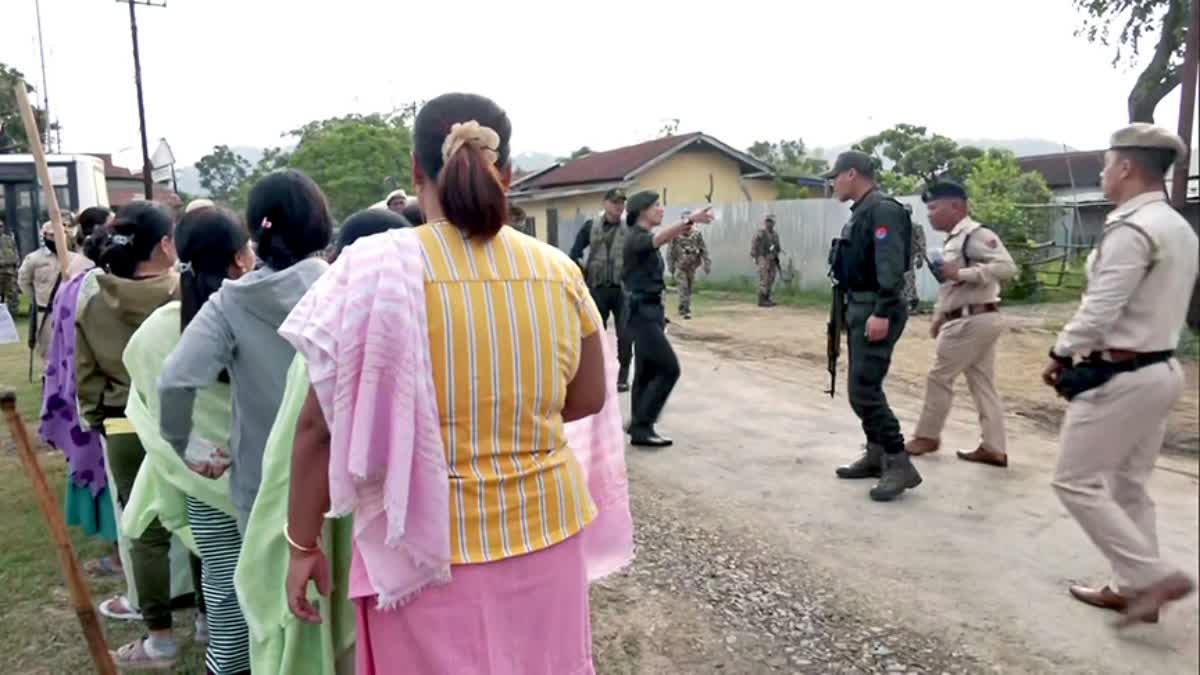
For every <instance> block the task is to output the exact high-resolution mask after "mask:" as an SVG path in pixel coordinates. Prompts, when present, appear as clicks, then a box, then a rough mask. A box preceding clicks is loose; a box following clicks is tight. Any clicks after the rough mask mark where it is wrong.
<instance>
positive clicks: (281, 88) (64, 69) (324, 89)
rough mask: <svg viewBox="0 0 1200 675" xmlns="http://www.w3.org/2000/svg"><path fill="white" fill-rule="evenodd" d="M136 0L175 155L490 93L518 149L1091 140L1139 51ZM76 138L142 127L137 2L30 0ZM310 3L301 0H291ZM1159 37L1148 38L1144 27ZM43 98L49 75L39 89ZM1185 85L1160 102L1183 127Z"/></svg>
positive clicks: (618, 18) (818, 18)
mask: <svg viewBox="0 0 1200 675" xmlns="http://www.w3.org/2000/svg"><path fill="white" fill-rule="evenodd" d="M2 4H3V8H2V9H0V17H2V19H0V62H4V63H7V64H9V65H14V66H16V67H17V68H19V69H20V70H22V71H24V72H25V74H26V76H27V77H29V78H30V80H31V82H32V83H33V84H34V85H35V86H38V87H40V86H41V79H42V78H41V74H40V68H39V65H38V58H37V38H36V34H37V31H36V22H35V18H34V0H2ZM168 5H169V6H168V7H167V8H165V9H154V8H139V9H138V26H139V29H140V34H141V53H142V74H143V81H144V84H145V88H146V114H147V116H148V120H149V134H150V137H151V139H152V141H151V145H152V147H151V150H153V139H156V138H158V137H166V138H167V139H168V140H169V141H170V142H171V145H172V146H173V147H174V149H175V152H176V155H177V156H178V158H179V159H180V160H181V161H182V162H185V163H186V162H191V161H194V160H195V159H197V158H198V157H200V156H201V155H203V154H204V153H205V152H207V151H208V150H209V149H210V148H211V147H212V146H213V145H214V144H222V143H223V144H228V145H253V146H266V145H274V144H278V143H279V142H280V139H279V134H280V133H281V132H283V131H285V130H287V129H291V128H295V127H297V126H299V125H301V124H303V123H305V122H307V121H310V120H313V119H319V118H324V117H329V116H334V115H340V114H345V113H349V112H374V111H384V110H388V109H390V108H391V107H392V106H395V105H400V104H402V103H404V102H406V101H410V100H413V99H421V98H430V97H433V96H436V95H437V94H440V93H444V92H446V91H452V90H466V91H474V92H478V93H482V94H486V95H488V96H490V97H492V98H494V99H495V100H496V101H497V102H499V103H500V105H502V106H504V107H505V108H506V109H507V110H508V112H509V115H510V116H511V118H512V120H513V124H514V137H513V143H514V146H515V151H517V152H523V151H538V152H549V153H563V154H565V153H567V152H570V151H571V150H573V149H575V148H577V147H579V146H581V145H588V146H590V147H591V148H593V149H595V150H600V149H606V148H611V147H615V146H619V145H624V144H627V143H633V142H637V141H639V140H645V139H646V138H648V137H652V136H654V135H655V133H656V131H657V129H658V128H659V127H660V126H661V125H662V123H663V120H665V119H668V118H680V119H681V120H682V122H681V127H680V130H681V131H694V130H700V131H704V132H706V133H709V134H711V135H714V136H716V137H717V138H720V139H721V140H724V141H725V142H727V143H730V144H732V145H734V146H737V147H740V148H744V147H746V146H747V145H749V144H750V143H752V142H753V141H755V140H758V139H771V140H777V139H780V138H794V137H797V136H799V137H802V138H803V139H804V140H805V142H806V143H807V144H808V145H809V146H810V147H819V146H833V145H838V144H843V143H848V142H852V141H855V140H857V139H858V138H861V137H862V136H865V135H867V134H871V133H874V132H876V131H879V130H881V129H883V128H886V127H888V126H891V125H893V124H895V123H897V122H912V123H918V124H924V125H926V126H927V127H929V128H930V129H931V130H933V131H936V132H939V133H942V134H946V135H948V136H952V137H956V138H964V137H965V138H984V137H986V138H1017V137H1038V138H1045V139H1049V140H1053V141H1061V142H1063V143H1066V144H1068V145H1071V146H1073V147H1078V148H1097V147H1103V145H1104V143H1105V142H1106V140H1107V138H1108V135H1109V133H1111V132H1112V131H1113V130H1114V129H1115V128H1117V127H1118V126H1120V125H1122V124H1123V123H1124V122H1125V119H1126V112H1125V111H1126V106H1125V99H1126V96H1127V95H1128V91H1129V88H1130V85H1131V83H1132V82H1133V81H1134V79H1135V78H1136V72H1135V71H1132V70H1128V69H1115V70H1114V69H1113V68H1112V67H1111V66H1110V61H1111V57H1112V53H1111V51H1110V50H1108V49H1105V48H1103V47H1099V46H1092V45H1088V44H1087V43H1086V42H1085V41H1084V40H1082V39H1080V38H1076V37H1074V36H1073V35H1072V31H1073V30H1074V28H1075V27H1076V26H1077V25H1078V23H1079V16H1078V14H1077V13H1076V12H1075V10H1074V9H1073V8H1072V6H1071V2H1070V0H1004V1H1002V2H1001V1H998V0H906V1H904V2H898V1H896V0H857V1H854V0H841V1H840V2H826V1H815V0H785V1H784V2H766V1H762V0H736V1H735V2H721V3H713V5H712V6H713V7H714V8H713V9H703V8H702V6H701V4H700V3H697V2H689V1H675V0H637V1H634V0H604V1H599V2H594V1H590V0H576V1H574V2H563V1H562V0H509V1H508V2H494V1H492V2H478V1H474V0H456V1H453V2H424V3H421V2H410V1H404V2H399V1H390V0H389V1H376V0H336V1H329V0H316V1H314V2H312V3H302V2H295V1H293V0H169V2H168ZM41 6H42V24H43V30H44V36H45V41H46V52H47V69H48V73H47V76H48V79H49V85H50V87H49V93H50V105H51V108H52V111H53V114H54V116H55V117H57V118H58V119H59V120H60V121H61V123H62V125H63V141H64V146H65V148H64V149H65V150H66V151H68V152H105V151H110V152H111V151H117V150H119V149H121V148H128V147H132V146H136V144H137V142H138V140H137V107H136V98H135V95H134V83H133V57H132V53H131V48H130V36H129V13H128V10H127V7H126V6H125V5H123V4H118V3H117V2H114V0H41ZM302 6H305V7H304V8H301V7H302ZM1147 46H1148V48H1150V49H1152V47H1153V42H1152V41H1151V42H1149V43H1148V45H1147ZM39 97H40V94H39ZM1178 106H1179V90H1178V89H1176V91H1175V93H1174V94H1173V95H1172V96H1169V97H1168V98H1167V99H1166V100H1164V101H1163V102H1162V104H1161V105H1160V106H1159V108H1158V112H1157V115H1156V121H1157V122H1158V123H1159V124H1161V125H1163V126H1168V127H1170V128H1174V127H1175V125H1176V120H1177V118H1178Z"/></svg>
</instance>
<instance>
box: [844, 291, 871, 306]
mask: <svg viewBox="0 0 1200 675" xmlns="http://www.w3.org/2000/svg"><path fill="white" fill-rule="evenodd" d="M878 300H879V294H878V293H876V292H875V291H846V302H849V303H851V304H854V305H873V304H875V303H876V302H877V301H878Z"/></svg>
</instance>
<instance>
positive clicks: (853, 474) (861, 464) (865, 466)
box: [837, 443, 883, 480]
mask: <svg viewBox="0 0 1200 675" xmlns="http://www.w3.org/2000/svg"><path fill="white" fill-rule="evenodd" d="M882 475H883V446H882V445H876V444H875V443H867V449H866V452H864V453H863V455H862V457H859V458H858V460H857V461H855V462H854V463H853V464H847V465H845V466H839V467H838V468H837V477H838V478H845V479H847V480H853V479H857V478H879V477H880V476H882Z"/></svg>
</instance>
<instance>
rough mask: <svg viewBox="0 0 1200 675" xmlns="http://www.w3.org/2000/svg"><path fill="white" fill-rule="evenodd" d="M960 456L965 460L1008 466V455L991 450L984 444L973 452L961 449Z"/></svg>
mask: <svg viewBox="0 0 1200 675" xmlns="http://www.w3.org/2000/svg"><path fill="white" fill-rule="evenodd" d="M958 458H959V459H961V460H962V461H964V462H975V463H976V464H989V465H991V466H998V467H1001V468H1004V467H1006V466H1008V455H1006V454H1004V453H1003V452H996V451H995V450H990V449H988V448H985V447H983V446H982V445H981V446H979V447H978V448H976V449H975V450H973V451H971V452H963V451H962V450H959V451H958Z"/></svg>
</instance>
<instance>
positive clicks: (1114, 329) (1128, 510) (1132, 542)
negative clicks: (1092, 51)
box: [1053, 125, 1200, 595]
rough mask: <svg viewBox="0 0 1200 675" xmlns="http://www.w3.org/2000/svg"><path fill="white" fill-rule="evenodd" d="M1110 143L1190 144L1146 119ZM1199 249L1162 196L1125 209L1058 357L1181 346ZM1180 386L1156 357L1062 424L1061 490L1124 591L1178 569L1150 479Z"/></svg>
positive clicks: (1102, 389)
mask: <svg viewBox="0 0 1200 675" xmlns="http://www.w3.org/2000/svg"><path fill="white" fill-rule="evenodd" d="M1171 139H1174V141H1171ZM1168 142H1171V143H1172V145H1168V144H1167V143H1168ZM1112 146H1113V147H1115V148H1119V147H1160V148H1161V147H1178V148H1180V149H1181V150H1183V151H1186V148H1184V147H1183V146H1182V142H1181V141H1179V140H1178V137H1176V136H1174V135H1173V134H1170V133H1169V132H1165V131H1163V130H1161V129H1155V128H1153V127H1149V126H1148V125H1134V126H1132V127H1129V128H1127V129H1124V130H1122V131H1119V132H1117V134H1114V136H1113V143H1112ZM1197 248H1198V241H1197V237H1196V233H1195V232H1194V231H1193V229H1192V226H1191V225H1190V224H1189V223H1188V222H1187V221H1186V220H1185V219H1184V218H1183V216H1181V215H1180V214H1179V213H1178V212H1177V211H1175V209H1173V208H1172V207H1171V205H1170V204H1169V203H1168V202H1167V199H1166V196H1165V195H1164V194H1163V193H1161V192H1159V191H1154V192H1147V193H1144V194H1141V195H1138V196H1136V197H1134V198H1132V199H1129V200H1127V201H1126V202H1124V203H1122V204H1119V205H1118V206H1117V207H1116V208H1115V209H1114V210H1113V212H1112V213H1111V214H1110V215H1109V216H1108V218H1107V221H1106V224H1105V228H1104V232H1103V234H1102V235H1101V238H1100V241H1099V243H1098V244H1097V246H1096V249H1095V250H1094V251H1093V252H1092V254H1091V255H1090V256H1089V257H1088V262H1087V293H1086V294H1085V295H1084V297H1083V302H1082V303H1081V304H1080V307H1079V309H1078V311H1077V312H1076V313H1075V316H1074V318H1072V319H1071V321H1070V323H1068V324H1067V325H1066V327H1065V328H1063V330H1062V332H1061V333H1060V334H1059V336H1058V341H1057V342H1056V344H1055V346H1054V349H1053V353H1054V355H1055V356H1056V357H1064V356H1068V355H1075V356H1077V357H1078V356H1087V355H1096V354H1098V355H1100V356H1101V358H1103V359H1105V360H1107V361H1112V362H1114V363H1123V362H1124V363H1128V362H1130V361H1131V360H1134V359H1138V360H1144V359H1145V358H1146V357H1147V356H1148V355H1152V354H1159V355H1160V356H1163V355H1162V354H1161V353H1162V352H1170V351H1172V350H1174V349H1175V347H1176V345H1177V344H1178V342H1179V337H1180V334H1181V332H1182V330H1183V327H1184V324H1185V321H1186V315H1187V303H1186V302H1184V300H1185V299H1186V298H1188V297H1189V296H1190V294H1191V292H1192V288H1193V285H1194V284H1195V282H1196V278H1197V273H1198V271H1200V261H1198V257H1200V255H1198V251H1197ZM1183 386H1184V376H1183V370H1182V368H1181V367H1180V365H1179V363H1178V362H1177V361H1175V360H1174V359H1173V358H1170V359H1165V360H1157V361H1155V362H1152V363H1151V364H1150V365H1146V366H1144V367H1139V368H1137V369H1136V370H1131V371H1128V372H1120V373H1118V374H1116V375H1115V376H1113V377H1112V379H1110V380H1108V381H1107V382H1106V383H1105V384H1103V385H1101V386H1099V387H1096V388H1094V389H1090V390H1087V391H1085V392H1083V393H1080V394H1078V395H1076V396H1075V397H1074V399H1073V400H1072V401H1071V402H1070V404H1069V406H1068V408H1067V414H1066V417H1065V419H1064V420H1063V425H1062V432H1061V436H1060V443H1061V446H1062V449H1061V454H1060V456H1059V461H1058V467H1057V468H1056V470H1055V473H1054V489H1055V491H1056V492H1057V494H1058V497H1059V499H1060V500H1061V501H1062V503H1063V505H1064V506H1065V507H1066V508H1067V510H1068V511H1070V513H1071V515H1072V516H1074V517H1075V519H1076V521H1078V522H1079V525H1080V527H1082V528H1083V530H1084V532H1085V533H1087V535H1088V537H1089V538H1090V539H1091V540H1092V542H1093V543H1095V545H1096V546H1097V547H1098V548H1099V549H1100V551H1101V552H1102V553H1104V555H1105V557H1107V558H1108V560H1109V562H1110V563H1111V565H1112V569H1113V573H1114V575H1115V588H1116V590H1117V592H1118V593H1120V594H1122V595H1126V594H1130V593H1133V592H1136V591H1138V590H1139V589H1144V588H1146V587H1148V586H1150V585H1151V584H1153V583H1155V582H1157V581H1161V580H1163V579H1166V578H1167V577H1169V576H1171V575H1172V574H1174V573H1175V572H1176V570H1175V569H1174V568H1173V567H1172V566H1170V565H1169V564H1168V563H1167V562H1166V561H1164V560H1163V559H1162V558H1161V557H1160V555H1159V548H1158V537H1157V533H1156V529H1155V514H1154V502H1153V501H1152V500H1151V499H1150V495H1149V494H1147V492H1146V481H1147V480H1148V479H1149V478H1150V474H1151V473H1152V472H1153V470H1154V463H1155V461H1156V460H1157V458H1158V455H1159V452H1160V451H1161V448H1162V443H1163V437H1164V435H1165V433H1166V420H1167V415H1168V414H1169V413H1170V411H1171V408H1172V406H1174V404H1175V402H1176V401H1177V400H1178V399H1179V396H1180V394H1181V392H1182V390H1183Z"/></svg>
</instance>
